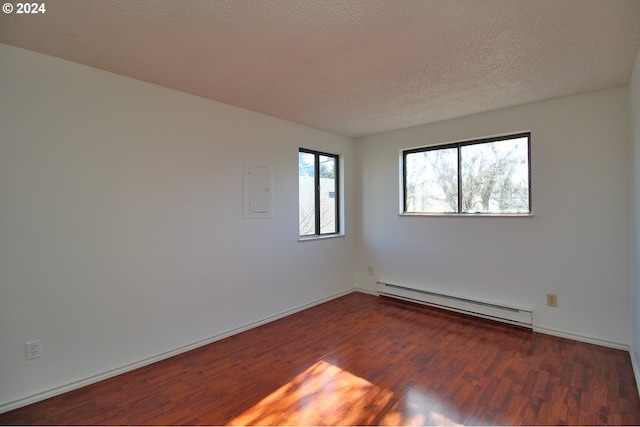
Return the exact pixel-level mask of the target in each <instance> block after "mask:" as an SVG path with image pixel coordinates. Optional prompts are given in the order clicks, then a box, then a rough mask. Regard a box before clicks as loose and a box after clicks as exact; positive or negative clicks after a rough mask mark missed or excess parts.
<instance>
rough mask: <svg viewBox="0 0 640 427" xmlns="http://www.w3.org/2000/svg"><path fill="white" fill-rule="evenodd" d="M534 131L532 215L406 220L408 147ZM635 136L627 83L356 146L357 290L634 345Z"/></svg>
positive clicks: (392, 134) (393, 134)
mask: <svg viewBox="0 0 640 427" xmlns="http://www.w3.org/2000/svg"><path fill="white" fill-rule="evenodd" d="M526 130H530V131H531V132H532V143H531V156H532V160H531V162H532V203H533V212H534V215H533V216H532V217H524V218H522V217H518V218H505V217H502V218H494V217H491V218H488V217H484V218H482V217H466V218H460V217H403V216H399V215H398V211H399V208H398V205H399V151H400V150H401V149H404V148H410V147H416V146H422V145H429V144H438V143H446V142H452V141H458V140H466V139H473V138H479V137H485V136H491V135H497V134H505V133H512V132H519V131H526ZM630 138H631V137H630V125H629V114H628V89H627V88H626V87H624V88H619V89H613V90H607V91H601V92H596V93H590V94H586V95H580V96H573V97H566V98H560V99H556V100H552V101H548V102H540V103H535V104H529V105H524V106H520V107H515V108H509V109H505V110H500V111H494V112H490V113H486V114H480V115H475V116H470V117H465V118H460V119H456V120H450V121H445V122H439V123H435V124H430V125H425V126H419V127H414V128H409V129H404V130H400V131H395V132H390V133H386V134H380V135H375V136H371V137H366V138H362V139H359V140H357V141H356V158H357V161H356V163H357V169H358V171H359V174H360V175H359V177H358V188H359V207H360V209H361V212H360V215H361V218H362V222H361V229H360V232H359V233H360V236H359V241H360V245H361V247H360V248H359V255H358V264H357V271H356V280H357V282H358V286H360V287H363V288H368V289H374V287H375V282H376V280H381V281H386V282H389V283H399V284H411V285H418V286H422V287H424V288H426V289H431V290H436V291H440V292H445V293H450V294H454V295H462V296H466V297H472V298H479V299H483V300H488V301H495V302H499V303H503V304H510V305H516V306H522V307H528V308H532V309H533V310H534V324H535V326H536V328H537V329H538V330H541V331H545V332H550V333H557V334H572V335H573V336H582V337H586V338H587V339H593V340H600V341H604V342H611V343H613V344H616V345H620V346H621V347H624V346H626V345H628V344H629V343H630V333H631V321H630V319H631V304H630V295H631V292H630V285H629V284H630V282H631V258H632V257H631V255H630V254H631V244H632V239H631V230H632V222H631V214H630V212H631V202H630V194H631V166H632V161H631V145H630ZM368 266H374V267H375V275H374V276H369V275H368V274H367V267H368ZM546 293H556V294H557V295H558V308H550V307H547V306H546V299H545V294H546Z"/></svg>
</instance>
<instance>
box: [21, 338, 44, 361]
mask: <svg viewBox="0 0 640 427" xmlns="http://www.w3.org/2000/svg"><path fill="white" fill-rule="evenodd" d="M25 347H26V350H27V360H32V359H37V358H38V357H40V356H41V355H42V354H41V353H40V340H37V341H31V342H28V343H26V344H25Z"/></svg>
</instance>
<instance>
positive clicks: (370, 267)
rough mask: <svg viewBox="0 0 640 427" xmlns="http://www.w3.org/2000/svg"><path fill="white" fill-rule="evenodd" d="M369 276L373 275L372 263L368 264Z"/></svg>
mask: <svg viewBox="0 0 640 427" xmlns="http://www.w3.org/2000/svg"><path fill="white" fill-rule="evenodd" d="M369 276H373V265H370V266H369Z"/></svg>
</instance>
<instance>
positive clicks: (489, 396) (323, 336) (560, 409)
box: [0, 293, 640, 425]
mask: <svg viewBox="0 0 640 427" xmlns="http://www.w3.org/2000/svg"><path fill="white" fill-rule="evenodd" d="M0 423H2V424H25V425H29V424H37V425H50V424H58V425H59V424H67V425H68V424H76V425H78V424H81V425H95V424H102V425H124V424H137V425H145V424H146V425H176V424H207V425H225V424H230V425H249V424H253V425H256V424H260V425H283V424H294V425H335V424H339V425H408V424H413V425H415V424H427V425H429V424H431V425H434V424H437V425H448V424H465V425H478V424H484V425H492V424H497V425H523V424H524V425H562V424H570V425H577V424H582V425H585V424H588V425H602V424H615V425H639V424H640V399H639V397H638V392H637V388H636V384H635V380H634V377H633V372H632V367H631V361H630V358H629V354H628V353H627V352H625V351H621V350H615V349H610V348H605V347H600V346H596V345H591V344H585V343H581V342H575V341H571V340H567V339H562V338H557V337H552V336H547V335H542V334H538V333H534V332H532V331H530V330H526V329H522V328H517V327H512V326H508V325H503V324H499V323H493V322H490V321H484V320H479V319H475V318H471V317H466V316H463V315H457V314H452V313H448V312H444V311H441V310H437V309H432V308H428V307H424V306H418V305H413V304H409V303H403V302H398V301H393V300H389V299H384V298H377V297H374V296H371V295H366V294H362V293H353V294H349V295H347V296H344V297H342V298H339V299H336V300H333V301H330V302H327V303H325V304H322V305H319V306H316V307H313V308H311V309H309V310H305V311H303V312H300V313H297V314H294V315H292V316H289V317H287V318H285V319H282V320H279V321H276V322H272V323H270V324H267V325H264V326H262V327H259V328H256V329H253V330H250V331H247V332H244V333H242V334H239V335H236V336H233V337H230V338H227V339H224V340H221V341H218V342H216V343H214V344H210V345H208V346H205V347H201V348H199V349H197V350H193V351H190V352H188V353H185V354H182V355H179V356H176V357H173V358H171V359H168V360H165V361H162V362H159V363H155V364H153V365H150V366H147V367H144V368H141V369H138V370H136V371H132V372H130V373H127V374H123V375H120V376H118V377H115V378H111V379H109V380H105V381H102V382H100V383H97V384H94V385H91V386H87V387H84V388H82V389H79V390H75V391H72V392H69V393H66V394H64V395H61V396H57V397H54V398H51V399H48V400H46V401H43V402H39V403H36V404H33V405H30V406H27V407H24V408H20V409H17V410H15V411H12V412H9V413H6V414H2V415H0Z"/></svg>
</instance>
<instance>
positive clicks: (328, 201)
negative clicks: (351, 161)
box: [320, 155, 338, 234]
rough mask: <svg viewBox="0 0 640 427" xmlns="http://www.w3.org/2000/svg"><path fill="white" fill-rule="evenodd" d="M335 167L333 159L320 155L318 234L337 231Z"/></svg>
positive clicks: (335, 162) (335, 163)
mask: <svg viewBox="0 0 640 427" xmlns="http://www.w3.org/2000/svg"><path fill="white" fill-rule="evenodd" d="M336 166H337V161H336V158H335V157H329V156H323V155H320V234H326V233H336V232H337V231H338V228H337V225H338V224H337V221H336V218H337V200H338V199H337V197H336V195H337V191H336V182H337V180H336Z"/></svg>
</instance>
